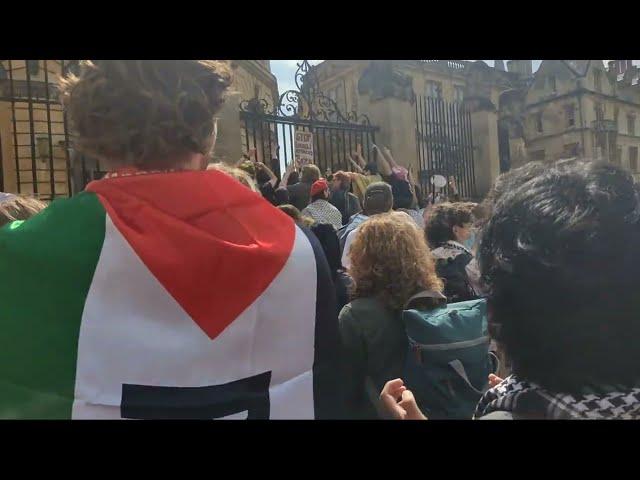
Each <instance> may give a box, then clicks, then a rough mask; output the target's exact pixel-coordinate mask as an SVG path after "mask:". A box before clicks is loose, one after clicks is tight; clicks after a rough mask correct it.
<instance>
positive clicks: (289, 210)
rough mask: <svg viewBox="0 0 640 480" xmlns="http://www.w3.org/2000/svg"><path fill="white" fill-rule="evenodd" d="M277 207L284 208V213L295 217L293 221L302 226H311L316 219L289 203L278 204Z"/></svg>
mask: <svg viewBox="0 0 640 480" xmlns="http://www.w3.org/2000/svg"><path fill="white" fill-rule="evenodd" d="M276 208H278V209H280V210H282V211H283V212H284V213H286V214H287V215H289V216H290V217H291V218H293V221H294V222H296V223H297V224H298V225H300V226H301V227H311V225H313V224H314V223H315V220H314V219H313V218H311V217H307V216H306V215H302V213H301V212H300V210H298V209H297V208H296V207H294V206H293V205H291V204H289V203H285V204H284V205H278V206H277V207H276Z"/></svg>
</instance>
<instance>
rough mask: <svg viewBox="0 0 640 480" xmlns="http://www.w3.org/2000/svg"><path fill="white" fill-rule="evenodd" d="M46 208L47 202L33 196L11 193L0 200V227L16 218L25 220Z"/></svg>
mask: <svg viewBox="0 0 640 480" xmlns="http://www.w3.org/2000/svg"><path fill="white" fill-rule="evenodd" d="M45 208H47V204H46V203H44V202H41V201H40V200H38V199H36V198H33V197H26V196H23V195H11V196H10V197H8V198H7V199H6V200H3V201H0V227H2V226H3V225H5V224H7V223H11V222H14V221H16V220H27V219H28V218H31V217H33V216H34V215H35V214H37V213H40V211H42V210H44V209H45Z"/></svg>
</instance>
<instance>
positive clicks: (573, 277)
mask: <svg viewBox="0 0 640 480" xmlns="http://www.w3.org/2000/svg"><path fill="white" fill-rule="evenodd" d="M518 170H520V169H518ZM515 172H516V173H515V175H517V176H520V175H526V174H527V173H528V172H530V170H528V171H527V170H524V171H519V172H518V171H515ZM509 187H510V188H509V189H507V190H506V191H505V193H503V194H502V195H501V196H500V198H499V201H498V202H496V203H495V204H494V205H493V212H492V216H491V218H490V219H489V221H488V222H487V224H486V225H485V227H484V229H483V233H482V240H481V242H480V249H479V254H478V258H479V264H480V271H481V272H482V276H483V280H484V283H485V284H486V285H487V289H488V292H489V296H488V297H487V301H488V307H489V310H490V318H489V327H490V332H491V336H492V337H493V338H495V339H496V340H498V342H499V343H500V344H501V345H502V346H503V347H504V348H505V351H506V353H507V356H508V357H509V359H510V360H511V362H512V368H513V373H512V374H511V375H509V376H508V377H506V378H504V379H503V381H501V382H500V383H498V384H497V385H495V386H493V388H491V389H489V390H488V391H487V392H485V393H484V395H483V396H482V397H481V399H480V401H479V402H478V405H477V407H476V411H475V414H474V418H477V419H481V420H482V419H486V420H489V419H515V420H519V419H538V420H544V419H635V420H637V419H640V355H639V353H638V346H637V339H638V338H640V322H638V312H639V311H640V296H638V294H637V292H635V290H634V289H633V288H632V287H630V286H632V285H634V284H635V280H636V278H637V272H638V267H639V266H640V250H639V249H637V248H634V246H635V245H637V244H638V243H639V242H640V189H639V187H638V185H637V184H636V183H635V182H634V179H633V176H632V174H631V173H629V172H628V171H627V170H626V169H623V168H622V167H619V166H616V165H613V164H610V163H604V162H592V161H571V162H566V163H560V162H558V163H556V164H552V165H547V166H546V168H544V169H543V170H541V171H540V172H539V173H538V174H537V175H535V176H533V177H531V178H530V179H528V180H527V181H525V182H517V181H513V179H512V180H509ZM380 399H381V403H382V405H384V407H385V408H384V410H385V412H386V413H388V414H389V415H390V416H391V417H393V418H399V419H401V418H406V419H420V418H424V417H425V415H421V414H420V408H418V407H419V406H418V405H417V403H416V398H415V396H413V395H412V394H411V388H407V386H406V385H404V379H402V378H398V379H394V380H392V381H390V382H388V383H387V384H386V385H385V387H384V389H383V391H382V394H381V397H380ZM426 416H427V417H428V416H429V415H426Z"/></svg>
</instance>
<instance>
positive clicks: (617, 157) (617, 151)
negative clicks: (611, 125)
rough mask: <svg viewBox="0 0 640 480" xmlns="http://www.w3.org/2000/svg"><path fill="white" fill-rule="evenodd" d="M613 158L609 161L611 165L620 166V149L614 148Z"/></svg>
mask: <svg viewBox="0 0 640 480" xmlns="http://www.w3.org/2000/svg"><path fill="white" fill-rule="evenodd" d="M612 153H613V158H612V159H611V163H615V164H616V165H621V164H622V147H616V148H615V149H614V150H613V152H612Z"/></svg>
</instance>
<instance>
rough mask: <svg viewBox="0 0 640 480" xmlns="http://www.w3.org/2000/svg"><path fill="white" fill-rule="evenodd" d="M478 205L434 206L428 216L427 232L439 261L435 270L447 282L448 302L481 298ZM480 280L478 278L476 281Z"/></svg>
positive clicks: (449, 204)
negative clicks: (477, 266) (477, 264)
mask: <svg viewBox="0 0 640 480" xmlns="http://www.w3.org/2000/svg"><path fill="white" fill-rule="evenodd" d="M476 207H477V205H476V204H475V203H470V202H457V203H441V204H438V205H435V206H434V207H433V208H432V210H431V211H430V212H429V215H428V217H427V222H426V227H425V233H426V236H427V241H428V242H429V246H430V247H431V249H432V254H433V256H434V258H435V259H436V270H437V272H438V275H439V276H440V277H441V278H442V279H443V281H444V292H443V293H444V294H445V296H446V297H447V302H448V303H455V302H464V301H466V300H472V299H474V298H478V297H479V294H478V292H477V289H476V288H474V284H476V285H477V283H478V282H477V280H478V279H479V276H478V274H477V269H475V268H473V265H475V262H473V263H472V260H473V258H474V254H473V251H474V250H475V248H474V247H475V238H476V232H475V227H474V222H475V219H474V215H473V210H474V209H475V208H476ZM476 277H478V278H476Z"/></svg>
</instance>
